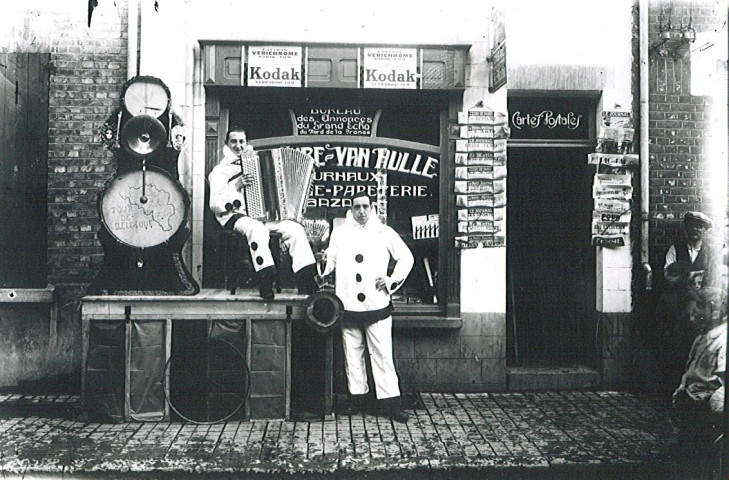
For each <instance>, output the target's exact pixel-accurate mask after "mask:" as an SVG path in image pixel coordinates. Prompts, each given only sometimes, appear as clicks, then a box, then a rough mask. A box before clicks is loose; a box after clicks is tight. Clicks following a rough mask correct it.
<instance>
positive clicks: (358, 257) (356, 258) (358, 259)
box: [354, 253, 364, 263]
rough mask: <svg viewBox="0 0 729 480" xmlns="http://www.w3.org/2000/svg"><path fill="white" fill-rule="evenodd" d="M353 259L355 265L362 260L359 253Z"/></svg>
mask: <svg viewBox="0 0 729 480" xmlns="http://www.w3.org/2000/svg"><path fill="white" fill-rule="evenodd" d="M354 259H355V260H356V261H357V263H362V260H364V257H363V256H362V254H361V253H358V254H357V256H355V257H354Z"/></svg>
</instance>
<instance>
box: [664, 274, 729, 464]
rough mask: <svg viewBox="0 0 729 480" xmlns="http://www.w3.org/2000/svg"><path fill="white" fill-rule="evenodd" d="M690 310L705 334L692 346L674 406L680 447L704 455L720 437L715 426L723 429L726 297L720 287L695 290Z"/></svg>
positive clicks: (692, 292) (674, 399) (690, 302)
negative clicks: (677, 417) (719, 398)
mask: <svg viewBox="0 0 729 480" xmlns="http://www.w3.org/2000/svg"><path fill="white" fill-rule="evenodd" d="M688 308H689V314H690V317H691V321H692V322H696V323H697V325H699V326H700V328H701V331H702V333H701V334H699V335H698V336H697V337H696V339H695V340H694V343H693V345H692V346H691V352H690V353H689V358H688V362H687V363H686V372H685V373H684V374H683V377H682V378H681V384H680V385H679V386H678V388H677V389H676V391H675V393H674V394H673V404H674V406H675V407H676V408H677V409H678V413H679V422H680V423H679V428H680V431H679V446H680V447H685V448H687V449H689V451H690V452H691V453H693V454H696V455H702V454H703V453H704V452H705V451H706V446H707V442H711V441H713V440H714V439H715V438H716V436H718V434H719V431H720V430H717V429H716V427H717V426H718V427H719V429H720V428H721V413H722V412H723V402H720V401H719V400H718V397H720V396H721V397H723V392H724V387H723V384H724V371H725V370H726V335H727V330H726V329H727V324H726V318H727V317H726V297H725V295H724V294H723V292H722V291H721V290H720V289H718V288H710V287H705V288H702V289H700V290H693V291H691V292H690V300H689V307H688ZM720 403H721V407H719V404H720Z"/></svg>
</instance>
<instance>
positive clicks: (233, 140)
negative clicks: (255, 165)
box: [226, 132, 248, 157]
mask: <svg viewBox="0 0 729 480" xmlns="http://www.w3.org/2000/svg"><path fill="white" fill-rule="evenodd" d="M226 145H228V148H230V149H231V150H233V153H235V154H236V155H237V156H239V157H240V156H241V154H242V153H243V151H244V150H245V149H246V146H247V145H248V139H247V138H246V134H245V132H230V135H228V141H227V142H226Z"/></svg>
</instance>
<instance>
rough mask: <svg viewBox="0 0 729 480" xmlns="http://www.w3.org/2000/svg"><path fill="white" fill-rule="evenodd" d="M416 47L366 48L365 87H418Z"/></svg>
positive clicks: (364, 65) (364, 62)
mask: <svg viewBox="0 0 729 480" xmlns="http://www.w3.org/2000/svg"><path fill="white" fill-rule="evenodd" d="M419 78H420V74H419V73H418V50H417V49H416V48H386V47H382V48H365V49H364V61H363V81H364V88H402V89H416V88H418V79H419Z"/></svg>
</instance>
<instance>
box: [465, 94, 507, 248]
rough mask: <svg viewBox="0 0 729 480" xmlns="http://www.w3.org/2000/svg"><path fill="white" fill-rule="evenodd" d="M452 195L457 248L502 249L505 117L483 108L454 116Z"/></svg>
mask: <svg viewBox="0 0 729 480" xmlns="http://www.w3.org/2000/svg"><path fill="white" fill-rule="evenodd" d="M458 123H459V130H458V131H459V134H460V138H459V139H457V140H456V155H455V163H456V171H455V185H454V191H455V193H456V207H457V209H458V210H457V217H458V234H457V236H456V239H455V240H456V247H457V248H484V247H503V246H505V245H506V236H505V233H506V231H505V230H506V229H505V220H504V217H505V212H506V208H505V207H506V193H505V192H506V139H507V138H508V136H509V128H508V119H507V116H506V114H504V113H502V112H496V111H494V110H492V109H490V108H488V107H484V106H483V104H482V102H479V103H478V104H477V105H476V106H475V107H473V108H471V109H469V110H467V111H463V112H459V113H458Z"/></svg>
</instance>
